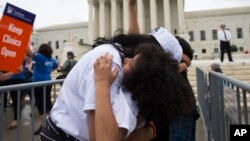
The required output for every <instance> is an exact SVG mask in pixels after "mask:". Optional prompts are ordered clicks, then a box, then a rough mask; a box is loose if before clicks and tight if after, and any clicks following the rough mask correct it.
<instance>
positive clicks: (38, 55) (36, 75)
mask: <svg viewBox="0 0 250 141" xmlns="http://www.w3.org/2000/svg"><path fill="white" fill-rule="evenodd" d="M52 54H53V49H52V48H51V46H50V45H49V44H45V43H43V44H41V45H40V46H39V48H38V51H37V52H35V53H34V52H32V51H31V49H30V48H28V50H27V55H28V56H30V57H31V58H32V59H33V61H35V64H34V71H33V79H32V81H33V82H40V81H48V80H51V72H53V71H54V70H56V69H57V67H58V64H57V61H56V59H55V58H53V57H52ZM51 88H52V86H51V85H49V86H46V87H45V89H46V93H45V99H46V107H45V109H44V106H43V103H44V100H45V99H44V98H43V92H44V87H36V88H35V101H36V106H37V109H38V112H39V114H40V120H41V123H42V124H43V119H44V118H45V116H46V115H47V114H48V113H49V112H50V110H51V108H52V103H51V95H50V93H51ZM44 110H45V113H44ZM42 124H41V126H40V127H39V128H38V129H37V130H36V131H35V132H34V134H35V135H39V134H40V131H41V130H42Z"/></svg>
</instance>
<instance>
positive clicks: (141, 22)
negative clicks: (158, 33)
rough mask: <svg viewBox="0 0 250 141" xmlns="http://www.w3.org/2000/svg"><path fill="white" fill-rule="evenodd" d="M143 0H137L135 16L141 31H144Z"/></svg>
mask: <svg viewBox="0 0 250 141" xmlns="http://www.w3.org/2000/svg"><path fill="white" fill-rule="evenodd" d="M143 1H144V0H137V18H138V24H139V28H140V32H141V33H145V19H144V18H145V16H144V5H143Z"/></svg>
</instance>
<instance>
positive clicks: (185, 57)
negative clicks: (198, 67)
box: [182, 54, 191, 67]
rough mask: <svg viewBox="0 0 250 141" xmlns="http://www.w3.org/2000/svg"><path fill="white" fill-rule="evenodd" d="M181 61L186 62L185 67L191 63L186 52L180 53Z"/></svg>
mask: <svg viewBox="0 0 250 141" xmlns="http://www.w3.org/2000/svg"><path fill="white" fill-rule="evenodd" d="M182 61H183V62H184V63H186V64H187V67H189V66H190V65H191V60H190V58H189V57H188V56H187V55H186V54H183V55H182Z"/></svg>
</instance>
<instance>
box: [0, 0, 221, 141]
mask: <svg viewBox="0 0 250 141" xmlns="http://www.w3.org/2000/svg"><path fill="white" fill-rule="evenodd" d="M136 3H137V0H129V17H130V18H129V32H128V34H124V33H121V34H118V35H115V36H113V37H111V38H109V39H107V38H102V37H99V38H97V39H96V40H95V41H94V44H93V49H92V50H91V51H89V52H87V53H86V54H85V55H84V56H82V58H81V59H80V60H79V61H76V60H75V59H74V58H75V55H74V53H73V52H72V51H70V52H68V53H67V60H66V61H65V62H64V64H63V65H62V66H59V64H58V62H57V61H56V59H55V58H53V57H52V54H53V49H52V48H51V46H50V45H49V44H41V45H40V46H39V49H38V50H37V51H36V52H33V51H31V50H30V48H28V49H27V57H26V59H25V61H24V63H23V65H22V67H21V68H20V72H19V73H17V74H16V73H12V72H1V73H0V80H1V83H0V84H1V85H9V84H21V83H27V82H40V81H46V80H52V78H51V72H53V71H56V70H58V71H59V72H62V75H60V76H58V77H57V79H65V80H64V83H63V85H62V87H61V89H60V93H59V95H58V97H57V99H56V101H55V103H54V105H52V104H51V101H50V99H51V96H50V93H51V86H46V96H45V97H46V107H44V105H43V103H44V99H43V95H42V93H43V87H37V88H35V91H34V92H35V101H36V106H37V109H38V112H39V115H40V119H41V126H40V127H39V129H38V130H36V131H35V132H34V134H35V135H39V134H40V139H41V140H42V141H50V140H56V141H68V140H79V141H87V140H90V141H95V140H96V141H122V140H127V141H133V140H134V141H148V140H152V141H168V140H169V141H179V140H186V141H195V140H196V139H195V137H196V135H195V130H196V120H197V119H198V118H199V113H198V111H197V106H196V101H195V97H194V93H193V90H192V86H191V85H190V83H189V80H188V77H187V70H188V67H189V66H190V65H191V61H192V60H193V51H192V48H191V46H190V44H189V43H188V42H187V41H186V40H185V39H183V38H182V37H179V36H175V35H172V34H171V33H170V32H169V31H167V29H165V28H164V27H159V28H156V29H154V30H152V31H151V32H150V33H149V34H141V33H140V30H139V24H138V21H137V13H136V11H137V9H136V7H137V6H136ZM222 61H223V58H222ZM213 68H216V70H218V69H219V68H220V66H218V64H213V65H212V69H213ZM213 70H214V69H213ZM27 93H28V92H27V91H21V97H23V96H25V95H26V94H27ZM6 95H7V94H5V96H6ZM10 96H11V99H12V102H13V109H14V119H13V122H11V123H10V125H9V129H13V128H15V127H16V124H17V120H18V117H17V107H18V106H20V105H17V91H11V92H10ZM4 101H6V100H4ZM44 108H45V109H44ZM44 111H46V112H45V113H44ZM44 117H46V121H43V120H42V119H45V118H44Z"/></svg>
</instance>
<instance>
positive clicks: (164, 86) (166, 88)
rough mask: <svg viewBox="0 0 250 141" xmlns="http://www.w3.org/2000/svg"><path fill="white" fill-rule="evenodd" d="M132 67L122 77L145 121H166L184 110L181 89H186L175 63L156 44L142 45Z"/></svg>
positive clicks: (136, 52) (169, 55) (186, 111)
mask: <svg viewBox="0 0 250 141" xmlns="http://www.w3.org/2000/svg"><path fill="white" fill-rule="evenodd" d="M135 54H139V59H138V60H137V61H136V65H135V68H134V69H133V70H132V71H131V72H130V73H129V74H128V75H126V77H124V81H123V84H124V85H125V86H126V87H127V88H128V89H129V90H130V91H131V92H132V99H133V100H135V101H136V102H137V104H138V107H139V111H140V114H141V115H142V116H144V117H145V118H146V120H147V121H151V120H154V121H155V120H156V121H159V122H160V123H168V122H169V121H170V120H171V119H172V118H176V117H178V116H180V115H181V114H182V113H188V112H190V111H189V109H186V108H185V107H186V104H188V103H186V102H185V100H184V95H183V93H182V92H183V91H184V90H186V89H187V88H186V87H185V85H184V84H183V81H181V80H182V79H180V74H179V73H178V62H177V61H176V60H174V59H172V57H171V54H170V53H166V52H164V51H163V49H162V48H161V47H160V46H159V45H155V44H142V45H140V46H139V47H138V48H137V49H136V50H135Z"/></svg>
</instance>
